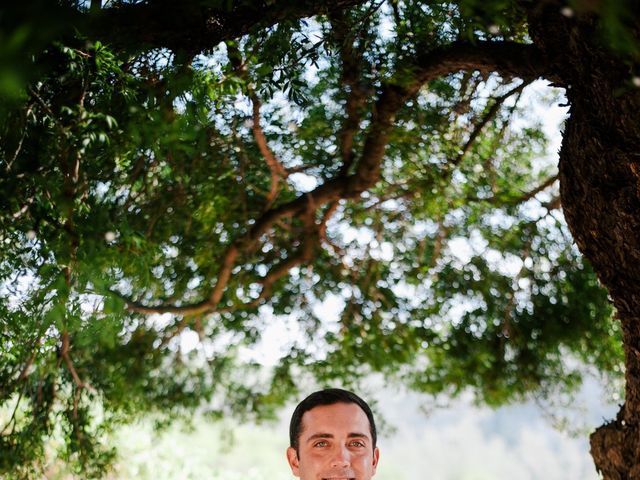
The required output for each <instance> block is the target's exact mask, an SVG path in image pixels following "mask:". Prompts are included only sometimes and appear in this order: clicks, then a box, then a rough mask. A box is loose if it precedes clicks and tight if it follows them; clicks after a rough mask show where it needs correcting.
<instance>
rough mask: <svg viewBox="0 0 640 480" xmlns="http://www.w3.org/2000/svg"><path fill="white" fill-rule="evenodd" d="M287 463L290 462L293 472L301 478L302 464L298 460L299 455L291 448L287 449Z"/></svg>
mask: <svg viewBox="0 0 640 480" xmlns="http://www.w3.org/2000/svg"><path fill="white" fill-rule="evenodd" d="M287 461H288V462H289V466H290V467H291V472H292V473H293V474H294V475H295V476H296V477H299V476H300V462H299V460H298V454H297V453H296V450H295V448H292V447H289V448H287Z"/></svg>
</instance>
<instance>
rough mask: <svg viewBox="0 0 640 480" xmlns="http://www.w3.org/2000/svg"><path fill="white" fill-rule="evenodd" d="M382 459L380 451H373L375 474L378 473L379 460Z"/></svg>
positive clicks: (376, 449)
mask: <svg viewBox="0 0 640 480" xmlns="http://www.w3.org/2000/svg"><path fill="white" fill-rule="evenodd" d="M379 459H380V450H378V447H376V448H375V449H374V450H373V473H374V474H375V473H376V468H377V467H378V460H379Z"/></svg>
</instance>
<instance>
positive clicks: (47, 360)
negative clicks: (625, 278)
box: [0, 1, 621, 477]
mask: <svg viewBox="0 0 640 480" xmlns="http://www.w3.org/2000/svg"><path fill="white" fill-rule="evenodd" d="M485 3H486V2H485ZM119 6H121V5H120V4H119V3H114V4H113V5H111V6H109V4H107V5H105V7H109V8H113V9H117V8H119ZM490 7H491V8H489V7H487V8H486V9H483V10H482V12H483V14H482V15H479V10H478V8H477V5H476V3H475V2H459V4H458V3H455V2H453V3H452V2H436V1H429V2H418V1H416V2H402V1H390V2H365V3H364V4H362V5H361V6H359V7H356V8H353V9H351V10H349V11H347V12H345V13H339V12H334V13H332V14H330V15H322V16H317V17H314V18H312V19H306V20H300V21H298V20H287V21H282V22H280V23H278V24H277V25H275V26H272V27H269V28H261V29H260V28H258V29H254V31H252V32H251V33H250V34H248V35H246V36H243V37H241V38H237V39H232V38H229V39H227V40H226V42H224V43H222V44H220V45H217V46H214V45H212V46H211V49H210V50H209V51H207V52H202V53H200V52H198V53H199V54H198V55H187V54H185V52H180V51H177V52H172V51H171V50H168V49H165V48H143V47H138V46H136V47H135V49H134V48H129V49H124V48H120V47H116V46H110V45H108V44H103V43H101V41H99V40H97V39H96V38H92V37H91V35H90V33H88V32H86V31H79V30H75V31H74V32H72V33H70V31H69V30H66V29H63V28H62V27H60V31H58V30H56V29H54V28H51V29H50V31H44V32H43V31H41V30H38V31H37V32H38V33H37V35H36V33H34V32H36V28H35V27H36V26H37V25H38V24H39V21H40V20H39V19H38V18H36V17H34V18H35V19H32V20H29V21H27V20H24V21H23V24H22V27H23V29H22V30H21V29H20V28H16V27H15V24H14V27H11V28H10V27H8V26H7V25H5V24H4V23H3V29H4V30H3V31H2V37H0V38H4V39H6V40H7V41H5V42H3V45H2V47H0V49H1V50H0V58H7V59H12V61H15V65H16V67H15V68H13V69H12V68H9V67H2V69H0V94H2V95H3V101H2V112H1V113H2V118H1V119H0V139H1V140H0V169H2V175H1V176H0V191H1V192H2V194H1V195H0V225H1V229H0V230H1V233H0V245H1V250H0V291H1V292H2V294H1V298H0V336H1V339H2V340H1V342H0V406H1V408H2V409H1V410H0V452H1V453H0V472H3V473H7V474H9V472H12V474H13V475H15V476H17V477H22V476H25V477H26V476H30V475H37V473H34V472H38V471H40V470H41V469H43V468H45V463H46V459H47V458H49V456H50V453H49V454H48V453H46V452H45V448H46V446H47V445H48V443H47V442H48V441H50V439H52V438H53V439H54V445H57V447H56V448H57V453H56V455H59V456H60V457H61V458H62V459H63V460H64V461H66V462H68V463H69V465H72V466H73V468H74V469H76V470H77V471H78V472H82V475H83V476H86V477H91V476H99V475H100V474H101V472H103V471H104V469H105V468H107V466H108V464H109V462H110V461H111V460H112V458H113V454H114V452H113V451H111V450H110V449H109V446H108V445H107V446H105V445H103V444H102V443H101V442H102V440H101V439H102V435H103V433H105V432H107V431H108V430H109V429H110V428H112V427H113V426H114V425H117V424H118V423H119V422H122V421H127V420H130V419H131V418H133V417H134V416H136V415H140V414H146V413H158V414H162V415H168V416H169V417H171V416H172V415H180V414H185V413H187V414H188V412H190V411H192V410H193V409H194V408H198V407H201V408H204V409H205V410H206V411H208V412H210V413H211V414H212V415H214V416H224V415H239V416H240V417H242V418H263V417H265V416H269V415H270V414H272V413H273V412H274V411H275V409H276V408H277V407H278V406H280V405H282V403H283V402H284V401H286V400H287V399H289V398H290V397H291V396H292V395H295V393H296V385H297V384H298V383H299V381H300V378H305V377H311V378H315V379H316V380H317V381H318V382H320V383H335V382H341V383H347V384H348V383H353V382H357V381H358V380H359V379H361V378H363V377H366V376H367V375H368V374H370V373H372V372H380V373H383V374H384V375H387V376H389V377H390V378H396V379H399V380H401V381H403V382H405V383H406V384H407V385H409V386H410V387H411V388H414V389H416V390H418V391H423V392H428V393H439V392H447V393H451V394H457V393H460V392H462V391H464V390H465V389H469V388H470V389H472V390H473V391H474V392H475V394H476V395H477V398H478V400H479V401H482V402H486V403H488V404H490V405H499V404H502V403H505V402H509V401H513V400H517V399H521V398H523V397H525V396H526V395H529V394H537V395H545V394H546V392H550V391H553V390H554V389H555V388H558V387H559V388H568V389H571V388H573V387H574V386H575V385H577V384H578V383H579V380H580V375H581V370H582V369H583V367H582V366H583V365H591V366H594V367H595V368H597V369H598V370H599V371H602V372H605V373H607V374H614V375H615V374H619V373H620V362H621V343H620V338H619V332H618V328H617V325H616V324H615V323H614V322H613V321H612V310H611V307H610V306H609V303H608V301H607V295H606V292H605V291H604V290H602V289H601V288H600V287H599V285H598V282H597V280H596V278H595V275H594V274H593V272H592V270H591V269H590V267H589V265H588V264H586V263H585V261H584V260H583V259H582V258H581V257H580V255H579V253H578V251H577V249H576V247H575V246H574V245H573V243H572V239H571V237H570V234H569V233H568V230H567V228H566V225H565V223H564V220H563V218H562V214H561V205H560V201H559V197H558V191H557V171H556V167H555V165H554V164H553V163H552V162H551V161H550V160H549V159H548V157H547V156H546V153H547V152H546V147H547V139H546V138H545V136H544V134H543V133H542V130H541V119H539V118H535V117H534V116H532V115H531V113H530V110H531V106H532V104H533V103H534V102H543V103H544V102H553V101H558V99H557V98H556V97H555V96H554V95H556V94H555V93H553V92H551V93H550V94H549V95H551V96H552V97H553V98H551V99H548V98H547V99H546V100H545V99H543V98H541V95H540V91H541V90H542V89H543V87H542V86H541V84H540V83H536V84H534V85H531V84H532V78H525V79H524V80H523V79H519V78H516V77H515V76H511V75H506V74H503V75H499V74H496V73H490V72H487V71H483V70H482V69H474V68H470V69H468V70H465V71H455V72H451V73H450V72H444V73H443V74H442V75H437V76H435V77H434V78H428V79H427V80H428V81H426V82H424V84H421V85H419V88H416V89H415V95H412V96H409V98H408V99H407V100H406V101H405V102H402V104H401V105H398V109H397V111H396V112H393V114H392V115H391V117H390V118H391V120H389V118H387V119H385V118H383V113H384V111H385V110H384V106H385V104H384V100H385V98H386V97H385V95H387V94H388V92H389V91H391V92H393V91H394V90H393V88H391V89H389V88H390V87H389V86H392V87H394V86H397V88H404V86H405V85H410V84H412V82H415V76H416V75H417V74H416V71H417V67H416V66H415V64H414V60H415V59H416V58H420V57H421V56H424V55H425V54H429V52H437V51H438V49H440V48H443V47H446V46H447V45H449V44H452V43H454V42H460V41H465V42H466V41H471V42H472V43H473V42H480V43H481V42H487V41H495V42H513V43H527V42H528V37H527V35H526V30H525V25H524V19H523V15H522V12H521V10H519V9H518V7H517V5H516V2H491V3H490ZM69 8H71V7H69ZM77 8H78V9H80V10H81V9H82V8H83V7H82V6H79V7H77ZM6 18H13V17H11V16H10V15H9V14H8V13H7V15H6ZM6 18H5V19H6ZM60 23H61V24H62V23H63V22H62V21H61V22H60ZM140 28H143V29H144V28H146V27H145V26H141V27H140ZM148 28H152V26H149V27H148ZM616 31H617V30H616ZM547 92H548V91H547ZM389 95H390V94H389ZM381 112H382V113H381ZM383 121H384V122H387V123H389V122H391V126H390V127H388V126H387V124H383V123H382V122H383ZM382 130H384V133H383V135H384V136H385V139H386V142H385V145H383V149H384V148H385V146H386V150H384V156H383V157H382V158H381V162H380V164H379V172H378V175H377V176H376V178H375V181H373V182H371V184H370V185H369V184H367V185H365V187H366V188H362V189H360V191H359V189H358V187H357V186H358V185H360V184H359V183H358V182H356V181H355V180H353V181H351V180H350V179H356V180H358V181H361V182H364V180H362V179H364V178H366V172H365V170H366V168H361V166H363V165H366V164H367V159H368V158H369V157H368V155H372V154H371V152H372V151H373V148H372V147H371V145H372V144H373V142H375V139H376V137H377V136H378V135H379V131H382ZM381 135H382V134H381ZM363 172H364V173H363ZM350 181H351V183H349V182H350ZM365 183H366V182H365ZM343 184H345V185H346V184H348V186H347V187H344V188H343ZM354 185H355V186H354ZM327 300H331V301H332V302H333V304H337V305H339V306H340V311H338V312H335V315H334V312H330V311H327V309H326V308H324V309H323V308H318V305H319V303H320V302H323V301H325V302H326V301H327ZM329 303H331V302H329ZM272 315H282V316H289V317H291V318H292V319H295V322H296V323H297V325H299V332H300V335H297V336H296V335H292V336H291V338H283V344H282V345H281V346H279V347H280V350H281V352H282V355H281V360H280V363H279V364H278V365H277V366H276V367H275V368H273V369H268V370H266V371H265V369H264V368H262V367H260V366H259V365H257V364H255V363H252V362H248V361H246V360H245V361H243V360H242V356H239V352H240V351H241V349H242V347H249V348H253V347H254V346H255V345H257V344H259V343H260V339H261V334H262V332H264V330H265V329H266V328H268V323H269V320H270V319H271V318H272ZM333 317H336V318H335V319H334V318H333ZM195 334H197V335H198V337H199V342H198V345H197V346H196V347H195V348H193V346H192V345H187V342H185V339H186V338H192V337H193V336H194V335H195ZM309 345H312V347H309ZM567 359H570V361H567ZM56 442H57V443H56Z"/></svg>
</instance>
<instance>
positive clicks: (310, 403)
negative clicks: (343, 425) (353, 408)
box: [289, 388, 377, 452]
mask: <svg viewBox="0 0 640 480" xmlns="http://www.w3.org/2000/svg"><path fill="white" fill-rule="evenodd" d="M334 403H355V404H356V405H358V406H359V407H360V408H361V409H362V411H363V412H364V413H365V414H366V415H367V418H368V419H369V428H370V430H371V441H372V442H373V448H376V440H377V435H376V422H375V421H374V420H373V412H372V411H371V408H369V405H367V402H365V401H364V400H363V399H361V398H360V397H359V396H357V395H356V394H355V393H353V392H349V391H348V390H342V389H340V388H327V389H325V390H319V391H317V392H313V393H312V394H311V395H309V396H308V397H307V398H305V399H304V400H302V401H301V402H300V403H299V404H298V406H297V407H296V409H295V410H294V411H293V415H291V423H290V424H289V445H290V446H291V447H292V448H294V449H295V450H296V452H298V447H299V446H300V443H299V440H300V433H302V416H303V415H304V414H305V412H308V411H309V410H311V409H312V408H314V407H317V406H319V405H333V404H334Z"/></svg>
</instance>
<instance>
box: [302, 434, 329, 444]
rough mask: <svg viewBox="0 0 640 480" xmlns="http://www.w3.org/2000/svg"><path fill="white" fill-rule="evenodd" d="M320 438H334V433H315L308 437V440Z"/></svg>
mask: <svg viewBox="0 0 640 480" xmlns="http://www.w3.org/2000/svg"><path fill="white" fill-rule="evenodd" d="M318 438H333V434H331V433H314V434H313V435H311V436H310V437H309V438H307V442H310V441H311V440H317V439H318Z"/></svg>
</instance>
